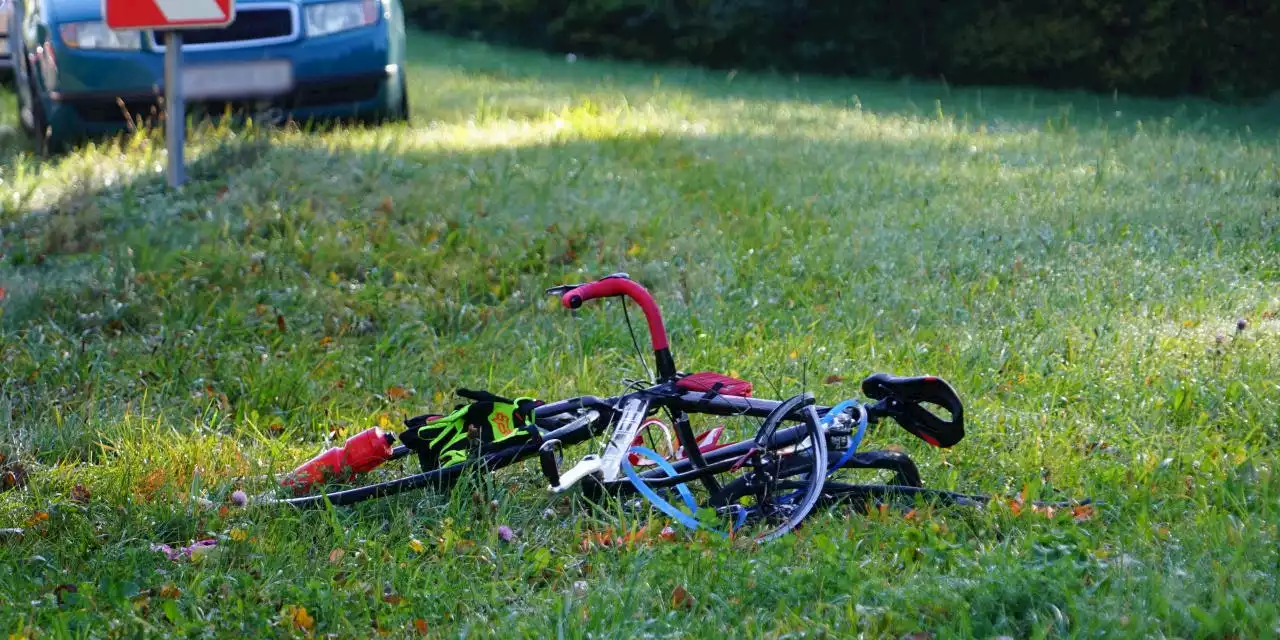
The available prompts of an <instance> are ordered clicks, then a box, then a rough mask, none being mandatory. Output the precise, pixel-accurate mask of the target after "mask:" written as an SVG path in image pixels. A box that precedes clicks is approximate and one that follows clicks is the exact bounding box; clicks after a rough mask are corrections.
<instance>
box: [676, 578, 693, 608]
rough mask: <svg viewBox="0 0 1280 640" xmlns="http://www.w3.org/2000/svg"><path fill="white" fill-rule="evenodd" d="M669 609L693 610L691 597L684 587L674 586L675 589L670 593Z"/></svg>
mask: <svg viewBox="0 0 1280 640" xmlns="http://www.w3.org/2000/svg"><path fill="white" fill-rule="evenodd" d="M671 607H672V608H674V609H692V608H693V596H691V595H689V591H688V590H686V589H685V588H684V585H682V584H680V585H676V588H675V589H674V590H672V591H671Z"/></svg>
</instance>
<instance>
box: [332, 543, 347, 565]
mask: <svg viewBox="0 0 1280 640" xmlns="http://www.w3.org/2000/svg"><path fill="white" fill-rule="evenodd" d="M345 555H347V552H346V551H344V550H343V549H342V547H338V548H336V549H334V550H333V551H330V552H329V564H338V563H339V562H341V561H342V556H345Z"/></svg>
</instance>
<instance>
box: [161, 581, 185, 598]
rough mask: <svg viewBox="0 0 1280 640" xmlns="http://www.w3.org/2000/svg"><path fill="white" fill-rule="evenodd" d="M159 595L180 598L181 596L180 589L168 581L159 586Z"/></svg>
mask: <svg viewBox="0 0 1280 640" xmlns="http://www.w3.org/2000/svg"><path fill="white" fill-rule="evenodd" d="M159 595H160V597H161V598H180V597H182V590H181V589H179V588H178V587H176V586H174V585H173V584H172V583H168V584H165V585H164V586H163V587H160V594H159Z"/></svg>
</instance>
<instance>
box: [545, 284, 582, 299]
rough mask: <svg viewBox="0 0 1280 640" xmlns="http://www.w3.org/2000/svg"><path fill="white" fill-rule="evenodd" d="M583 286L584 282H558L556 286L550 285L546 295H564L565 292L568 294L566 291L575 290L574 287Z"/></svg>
mask: <svg viewBox="0 0 1280 640" xmlns="http://www.w3.org/2000/svg"><path fill="white" fill-rule="evenodd" d="M581 286H584V285H582V284H558V285H556V286H554V287H550V288H548V289H547V291H546V295H549V296H562V295H564V294H566V293H569V292H570V291H573V290H574V289H577V288H578V287H581Z"/></svg>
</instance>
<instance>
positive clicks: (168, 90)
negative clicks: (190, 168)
mask: <svg viewBox="0 0 1280 640" xmlns="http://www.w3.org/2000/svg"><path fill="white" fill-rule="evenodd" d="M182 94H183V87H182V32H180V31H166V32H165V34H164V127H165V133H164V137H165V142H166V143H167V146H168V148H169V186H170V187H172V188H174V189H177V188H178V187H181V186H182V183H183V182H185V181H186V179H187V177H186V175H185V174H186V170H185V166H184V162H183V159H184V156H183V154H184V149H185V148H186V145H185V142H186V141H185V140H184V139H183V138H184V137H185V136H186V128H187V127H186V125H187V107H186V104H185V101H184V100H183V95H182Z"/></svg>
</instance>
